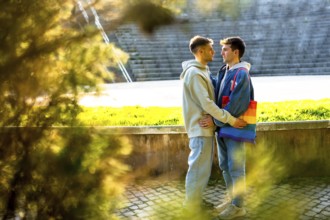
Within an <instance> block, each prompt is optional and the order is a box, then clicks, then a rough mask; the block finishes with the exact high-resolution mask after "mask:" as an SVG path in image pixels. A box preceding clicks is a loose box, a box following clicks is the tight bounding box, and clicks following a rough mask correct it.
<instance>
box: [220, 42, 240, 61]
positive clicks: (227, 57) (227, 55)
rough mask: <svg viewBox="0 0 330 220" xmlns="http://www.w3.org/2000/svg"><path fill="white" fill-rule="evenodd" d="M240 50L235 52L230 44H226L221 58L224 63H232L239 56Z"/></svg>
mask: <svg viewBox="0 0 330 220" xmlns="http://www.w3.org/2000/svg"><path fill="white" fill-rule="evenodd" d="M237 52H238V50H235V51H233V50H232V49H231V47H230V45H229V44H225V45H223V46H222V49H221V56H222V59H223V62H224V63H231V62H232V61H233V60H234V58H235V57H236V56H237Z"/></svg>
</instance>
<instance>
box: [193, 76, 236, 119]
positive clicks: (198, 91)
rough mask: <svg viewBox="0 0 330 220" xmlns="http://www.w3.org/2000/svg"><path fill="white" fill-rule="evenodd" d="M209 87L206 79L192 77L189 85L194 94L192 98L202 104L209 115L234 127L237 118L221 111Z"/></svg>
mask: <svg viewBox="0 0 330 220" xmlns="http://www.w3.org/2000/svg"><path fill="white" fill-rule="evenodd" d="M207 88H208V86H207V82H206V81H205V79H204V78H203V77H202V76H200V75H196V76H194V77H192V79H191V81H190V83H189V90H190V93H191V94H192V97H193V99H194V101H195V102H196V103H199V104H200V107H201V108H202V109H203V110H204V111H205V112H206V113H207V114H210V115H211V116H212V117H213V118H215V119H217V120H219V121H221V122H223V123H228V124H230V125H233V124H234V123H235V121H236V118H235V117H233V116H232V115H231V114H230V113H229V112H228V111H226V110H224V109H220V108H219V107H218V106H217V105H216V104H215V102H214V101H213V100H212V99H211V97H210V95H209V92H208V89H207ZM212 89H213V88H212Z"/></svg>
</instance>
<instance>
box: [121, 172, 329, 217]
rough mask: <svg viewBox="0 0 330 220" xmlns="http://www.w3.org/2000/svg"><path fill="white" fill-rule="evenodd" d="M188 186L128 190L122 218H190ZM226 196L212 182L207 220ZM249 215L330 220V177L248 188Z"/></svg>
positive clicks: (221, 185) (156, 185)
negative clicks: (186, 206) (186, 214)
mask: <svg viewBox="0 0 330 220" xmlns="http://www.w3.org/2000/svg"><path fill="white" fill-rule="evenodd" d="M184 193H185V189H184V183H183V182H179V181H171V182H157V181H146V182H142V183H139V184H134V185H130V186H128V187H127V190H126V193H125V198H126V202H125V203H124V204H123V205H122V207H121V209H120V210H118V215H119V216H120V217H121V218H122V219H131V220H132V219H134V220H137V219H143V220H148V219H150V220H151V219H152V220H154V219H161V220H167V219H176V220H179V219H188V218H183V217H182V209H181V204H182V201H183V199H184ZM224 197H225V187H224V183H223V182H221V181H214V180H213V181H210V184H209V186H208V187H207V189H206V191H205V193H204V199H205V202H206V203H207V204H208V206H205V207H204V210H205V214H204V215H203V216H202V217H201V218H198V217H196V216H195V218H189V219H196V220H199V219H203V220H208V219H212V220H217V219H219V218H218V217H217V215H218V214H219V213H217V212H216V211H215V210H214V209H213V208H212V206H215V205H217V204H218V203H219V202H220V201H221V200H222V199H223V198H224ZM246 203H247V207H246V208H247V215H246V216H245V217H241V218H236V219H240V220H282V219H283V220H296V219H299V220H310V219H315V220H316V219H330V178H301V179H291V180H288V181H285V182H282V183H280V184H276V185H273V186H269V187H267V186H266V187H263V188H262V189H256V188H251V187H250V188H248V192H247V202H246Z"/></svg>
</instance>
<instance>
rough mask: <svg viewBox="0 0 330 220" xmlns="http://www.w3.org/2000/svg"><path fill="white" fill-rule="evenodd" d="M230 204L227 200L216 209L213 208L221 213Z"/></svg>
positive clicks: (229, 200)
mask: <svg viewBox="0 0 330 220" xmlns="http://www.w3.org/2000/svg"><path fill="white" fill-rule="evenodd" d="M230 204H231V199H227V200H226V201H225V202H223V203H222V204H220V205H218V206H217V207H215V209H216V210H217V211H218V212H220V213H221V212H223V210H225V209H226V208H227V207H228V206H229V205H230Z"/></svg>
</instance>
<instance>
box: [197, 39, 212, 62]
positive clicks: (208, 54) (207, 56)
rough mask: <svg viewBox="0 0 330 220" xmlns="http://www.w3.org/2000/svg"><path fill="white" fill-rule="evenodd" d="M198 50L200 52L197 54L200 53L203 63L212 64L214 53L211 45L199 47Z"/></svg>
mask: <svg viewBox="0 0 330 220" xmlns="http://www.w3.org/2000/svg"><path fill="white" fill-rule="evenodd" d="M199 50H200V51H199V52H200V53H201V56H202V59H203V60H204V61H205V62H207V63H208V62H212V61H213V57H214V54H215V51H214V49H213V46H212V44H207V45H205V46H201V47H200V49H199Z"/></svg>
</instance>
